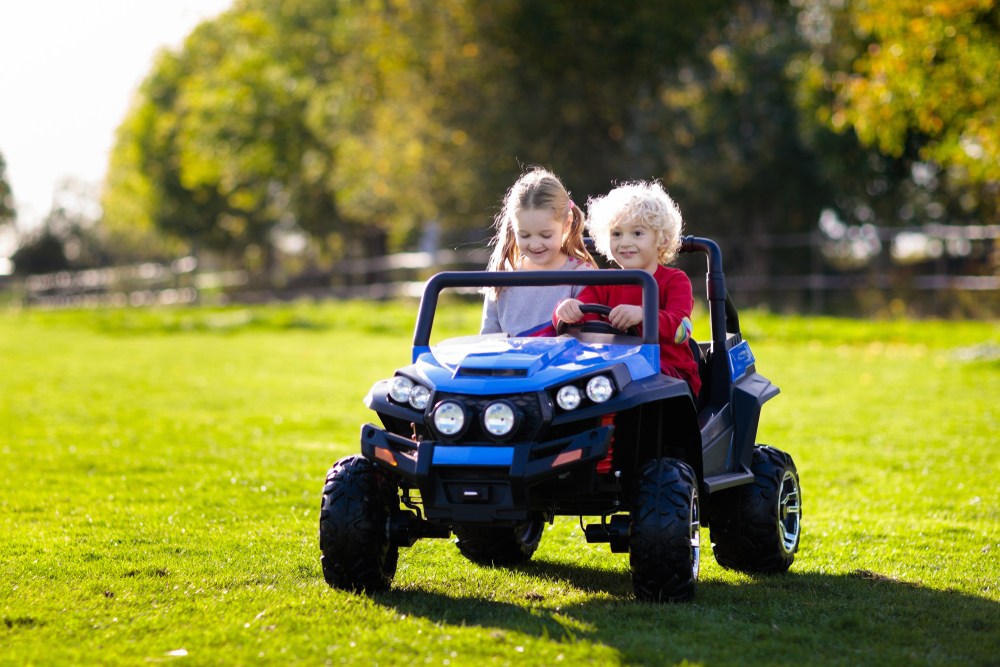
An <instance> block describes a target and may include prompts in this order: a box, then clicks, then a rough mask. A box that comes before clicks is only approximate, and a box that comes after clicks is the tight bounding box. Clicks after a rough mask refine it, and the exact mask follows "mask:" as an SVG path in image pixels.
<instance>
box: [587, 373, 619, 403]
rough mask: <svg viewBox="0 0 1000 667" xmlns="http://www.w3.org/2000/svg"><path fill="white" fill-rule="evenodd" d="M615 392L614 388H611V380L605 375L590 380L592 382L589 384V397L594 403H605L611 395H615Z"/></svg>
mask: <svg viewBox="0 0 1000 667" xmlns="http://www.w3.org/2000/svg"><path fill="white" fill-rule="evenodd" d="M614 391H615V389H614V387H612V386H611V380H609V379H608V378H606V377H604V376H603V375H598V376H597V377H593V378H590V382H588V383H587V396H589V397H590V400H592V401H593V402H594V403H603V402H604V401H606V400H608V399H609V398H611V394H613V393H614Z"/></svg>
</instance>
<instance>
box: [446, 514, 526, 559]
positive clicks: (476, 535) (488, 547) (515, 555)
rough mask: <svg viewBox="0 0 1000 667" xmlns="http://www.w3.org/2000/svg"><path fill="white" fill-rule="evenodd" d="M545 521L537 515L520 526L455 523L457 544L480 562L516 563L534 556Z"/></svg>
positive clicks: (465, 554)
mask: <svg viewBox="0 0 1000 667" xmlns="http://www.w3.org/2000/svg"><path fill="white" fill-rule="evenodd" d="M544 529H545V521H543V520H542V518H541V517H535V518H534V519H532V520H531V521H530V522H529V523H527V524H526V525H524V526H521V527H520V528H478V527H462V526H455V537H457V538H458V539H457V540H456V542H455V544H456V545H457V546H458V550H459V551H460V552H461V553H462V555H463V556H465V557H466V558H468V559H469V560H471V561H472V562H473V563H479V564H480V565H496V566H506V565H516V564H517V563H523V562H525V561H527V560H531V556H532V555H533V554H534V553H535V550H536V549H538V543H539V542H541V541H542V532H544Z"/></svg>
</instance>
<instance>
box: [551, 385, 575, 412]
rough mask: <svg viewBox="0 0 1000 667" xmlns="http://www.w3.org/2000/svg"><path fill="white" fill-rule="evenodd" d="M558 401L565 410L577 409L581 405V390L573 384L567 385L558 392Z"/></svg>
mask: <svg viewBox="0 0 1000 667" xmlns="http://www.w3.org/2000/svg"><path fill="white" fill-rule="evenodd" d="M556 403H558V404H559V407H560V408H562V409H563V410H575V409H576V407H577V406H578V405H580V390H579V389H577V388H576V387H574V386H573V385H571V384H568V385H566V386H565V387H563V388H562V389H560V390H559V393H558V394H556Z"/></svg>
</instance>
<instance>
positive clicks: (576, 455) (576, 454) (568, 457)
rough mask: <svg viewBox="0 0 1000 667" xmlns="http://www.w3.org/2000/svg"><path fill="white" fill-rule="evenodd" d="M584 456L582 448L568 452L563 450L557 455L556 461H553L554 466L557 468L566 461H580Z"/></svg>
mask: <svg viewBox="0 0 1000 667" xmlns="http://www.w3.org/2000/svg"><path fill="white" fill-rule="evenodd" d="M582 456H583V450H582V449H573V450H570V451H568V452H563V453H562V454H560V455H559V456H557V457H556V460H555V461H553V462H552V467H553V468H555V467H556V466H561V465H564V464H566V463H572V462H573V461H579V460H580V458H581V457H582Z"/></svg>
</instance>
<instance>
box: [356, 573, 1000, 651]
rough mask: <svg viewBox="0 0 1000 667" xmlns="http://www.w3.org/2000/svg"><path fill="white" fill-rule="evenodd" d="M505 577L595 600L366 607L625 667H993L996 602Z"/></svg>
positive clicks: (853, 578)
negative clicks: (531, 641) (606, 650)
mask: <svg viewBox="0 0 1000 667" xmlns="http://www.w3.org/2000/svg"><path fill="white" fill-rule="evenodd" d="M517 570H518V571H521V572H524V573H525V574H531V575H535V576H539V577H543V578H546V579H563V580H565V581H567V582H568V583H571V584H572V585H573V586H575V587H577V588H579V589H580V590H582V591H586V592H588V593H591V594H602V595H601V597H600V598H594V599H590V600H587V601H584V602H582V603H577V604H573V605H570V606H563V607H561V608H560V607H557V606H556V605H555V604H548V603H546V601H545V600H544V599H540V600H539V599H537V597H540V596H534V595H532V594H530V593H526V595H525V598H526V599H525V602H524V603H523V604H515V603H510V602H495V601H492V600H490V599H487V598H482V597H452V596H450V595H447V594H445V593H440V592H435V591H426V590H396V591H391V592H388V593H384V594H381V595H377V596H375V597H374V598H373V599H374V601H375V602H377V603H378V604H381V605H383V606H386V607H390V608H393V609H395V610H396V611H397V612H398V613H401V614H407V615H414V616H418V617H423V618H426V619H428V620H430V621H433V622H435V623H448V624H451V625H463V624H464V625H465V626H477V627H480V628H483V629H489V630H492V632H491V633H490V635H488V636H489V637H491V638H492V639H494V640H496V641H498V642H500V643H502V642H505V641H506V633H507V632H511V631H513V632H518V633H524V634H527V635H529V636H532V637H535V638H537V639H540V640H542V641H549V642H555V643H575V642H578V641H588V642H595V643H601V644H604V645H606V646H609V647H612V648H614V649H616V650H617V651H618V652H619V654H620V657H621V660H622V662H624V663H627V664H663V663H664V662H667V663H675V662H680V661H682V660H685V659H686V660H689V661H691V662H706V663H710V664H733V665H736V664H740V665H745V664H754V663H760V664H774V663H776V662H779V663H808V664H819V665H825V664H845V663H847V664H876V663H877V664H880V665H881V664H897V663H898V664H903V663H912V662H913V661H914V660H918V661H920V662H949V663H951V662H959V663H963V664H989V665H996V664H1000V604H998V603H997V602H994V601H991V600H988V599H985V598H981V597H977V596H975V595H969V594H966V593H961V592H955V591H940V590H935V589H930V588H926V587H923V586H920V585H917V584H912V583H908V582H904V581H899V580H896V579H892V578H889V577H885V576H882V575H878V574H875V573H872V572H867V571H861V570H859V571H856V572H854V573H851V574H846V575H827V574H815V573H806V574H798V573H795V572H790V573H788V574H785V575H777V576H755V577H747V578H746V579H743V580H742V581H739V582H736V583H729V582H720V581H704V582H702V583H701V584H700V585H699V589H698V594H697V597H696V599H695V601H694V602H690V603H682V604H650V603H643V602H638V601H637V600H635V598H634V597H633V596H632V591H631V584H630V581H629V578H628V575H627V574H625V573H617V572H608V571H604V570H597V569H590V568H585V567H580V566H577V565H568V564H562V563H550V562H545V561H537V562H532V563H529V564H525V565H522V566H518V567H517ZM484 639H485V638H484ZM514 640H516V638H512V641H514ZM500 649H501V645H499V644H498V650H500Z"/></svg>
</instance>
